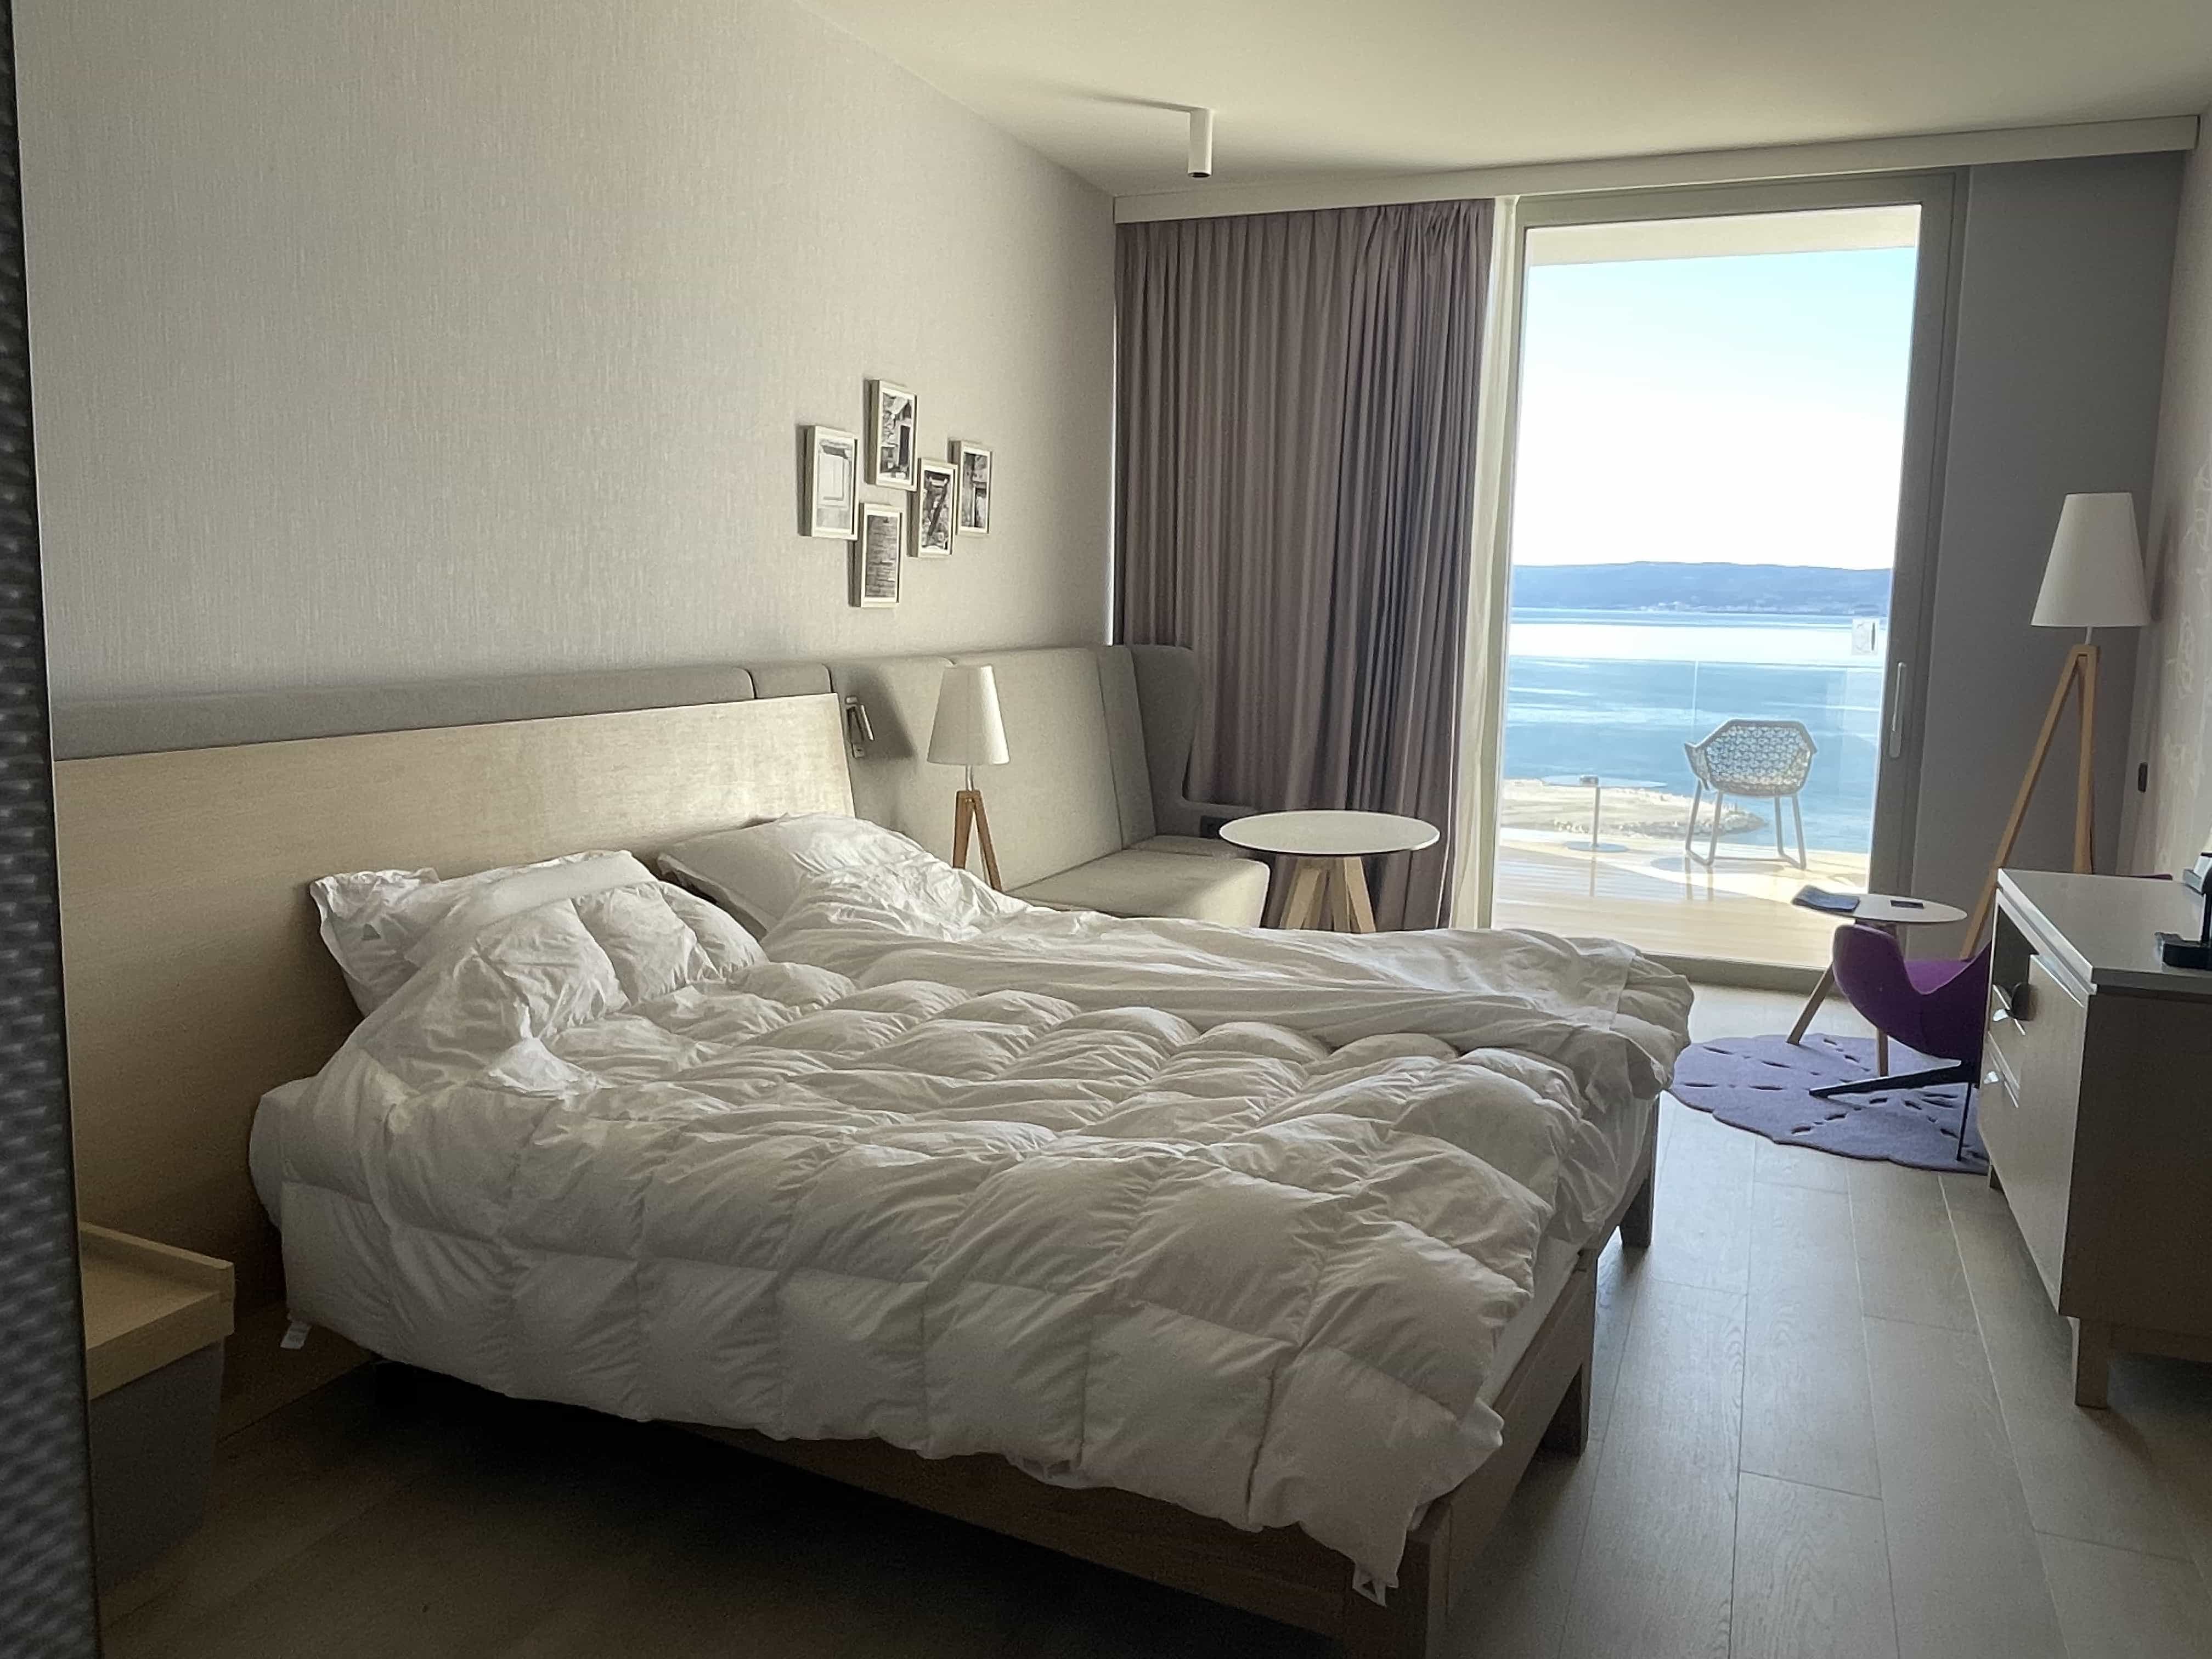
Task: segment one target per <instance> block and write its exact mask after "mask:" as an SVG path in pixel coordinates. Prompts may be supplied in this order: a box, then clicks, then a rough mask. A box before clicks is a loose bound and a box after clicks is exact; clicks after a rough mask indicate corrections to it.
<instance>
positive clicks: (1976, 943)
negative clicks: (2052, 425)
mask: <svg viewBox="0 0 2212 1659" xmlns="http://www.w3.org/2000/svg"><path fill="white" fill-rule="evenodd" d="M2149 620H2150V605H2149V601H2148V598H2147V597H2146V595H2145V593H2144V591H2143V569H2142V542H2141V540H2140V539H2139V538H2137V536H2136V500H2135V497H2134V496H2132V495H2128V494H2126V493H2124V492H2122V493H2120V494H2117V495H2069V496H2068V497H2067V498H2066V504H2065V506H2064V507H2061V508H2060V509H2059V513H2058V533H2057V535H2056V536H2054V537H2052V538H2051V562H2050V563H2048V564H2046V565H2045V567H2044V568H2043V591H2042V592H2040V593H2039V594H2038V595H2037V596H2036V600H2035V616H2034V617H2033V624H2034V626H2036V627H2038V628H2078V629H2081V644H2079V645H2077V646H2075V647H2072V648H2071V649H2070V650H2069V651H2068V652H2067V653H2066V665H2065V666H2064V667H2063V668H2061V669H2060V670H2059V671H2058V686H2057V690H2055V691H2053V692H2052V693H2051V708H2050V710H2049V712H2048V713H2046V714H2045V715H2044V717H2043V730H2042V732H2039V734H2038V735H2037V737H2036V739H2035V752H2034V753H2033V755H2031V756H2030V757H2028V763H2027V776H2026V777H2025V778H2023V779H2021V785H2020V793H2019V795H2018V796H2016V797H2015V799H2014V800H2013V804H2012V816H2011V817H2009V818H2008V819H2006V820H2005V827H2004V835H2003V836H2002V837H2001V838H2000V839H1999V840H1998V842H1997V853H1996V858H1994V859H1992V860H1990V874H1989V879H1988V880H1986V881H1984V883H1983V884H1982V897H1981V902H1979V903H1978V904H1977V905H1975V906H1974V914H1973V918H1972V921H1968V922H1967V924H1966V945H1965V947H1964V949H1963V950H1961V951H1960V956H1961V957H1972V955H1973V954H1974V953H1975V952H1976V951H1979V950H1980V949H1981V948H1982V929H1983V928H1984V927H1986V926H1987V925H1988V923H1989V919H1990V905H1991V904H1993V903H1994V902H1996V893H1997V872H1998V871H1999V870H2001V869H2002V868H2003V867H2004V862H2005V860H2007V859H2008V858H2010V857H2011V856H2012V848H2013V843H2014V842H2016V841H2018V840H2019V839H2020V826H2021V821H2022V820H2023V819H2024V818H2026V817H2027V803H2028V800H2029V799H2030V798H2031V797H2032V796H2033V794H2034V793H2035V783H2036V780H2037V779H2038V778H2039V777H2040V776H2042V775H2043V763H2044V762H2045V760H2047V759H2049V758H2050V755H2051V738H2053V737H2054V736H2056V735H2057V731H2058V720H2059V717H2060V716H2061V715H2063V714H2064V713H2065V712H2066V705H2067V704H2068V703H2069V702H2072V701H2073V700H2074V696H2075V692H2076V691H2077V690H2078V691H2079V692H2080V694H2081V748H2080V751H2079V754H2078V755H2077V757H2076V759H2075V775H2074V867H2075V870H2077V871H2080V872H2083V873H2085V874H2086V873H2087V872H2090V871H2093V870H2094V869H2095V868H2096V866H2097V853H2096V839H2097V646H2096V630H2097V629H2100V628H2141V627H2142V625H2143V624H2144V623H2147V622H2148V621H2149Z"/></svg>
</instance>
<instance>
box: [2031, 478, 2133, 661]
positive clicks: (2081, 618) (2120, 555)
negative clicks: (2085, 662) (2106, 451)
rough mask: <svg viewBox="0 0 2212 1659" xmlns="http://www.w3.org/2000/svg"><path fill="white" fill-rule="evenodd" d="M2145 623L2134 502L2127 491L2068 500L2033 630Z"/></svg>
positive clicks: (2038, 599)
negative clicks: (2036, 628) (2035, 628)
mask: <svg viewBox="0 0 2212 1659" xmlns="http://www.w3.org/2000/svg"><path fill="white" fill-rule="evenodd" d="M2149 620H2150V601H2149V599H2148V597H2147V596H2146V595H2145V594H2144V592H2143V568H2142V542H2141V541H2140V540H2139V539H2138V538H2137V537H2136V498H2135V497H2134V496H2132V495H2128V494H2127V493H2126V492H2125V491H2122V492H2120V493H2119V494H2117V495H2069V496H2068V497H2067V498H2066V505H2065V506H2064V507H2061V508H2060V509H2059V510H2058V533H2057V535H2056V536H2054V537H2052V538H2051V562H2050V563H2049V564H2047V565H2045V566H2044V568H2043V592H2041V593H2039V595H2037V597H2036V601H2035V618H2034V621H2035V626H2037V627H2038V628H2141V627H2142V625H2143V624H2144V623H2147V622H2148V621H2149Z"/></svg>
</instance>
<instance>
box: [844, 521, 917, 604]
mask: <svg viewBox="0 0 2212 1659" xmlns="http://www.w3.org/2000/svg"><path fill="white" fill-rule="evenodd" d="M905 551H906V508H905V507H903V506H902V505H895V504H893V503H891V502H889V501H862V502H861V503H860V535H859V536H857V537H856V538H854V542H853V603H854V605H858V606H859V607H860V608H861V609H862V610H864V611H865V610H874V609H876V608H878V607H879V606H884V605H896V604H897V603H898V602H899V562H900V559H901V557H902V555H903V554H904V553H905Z"/></svg>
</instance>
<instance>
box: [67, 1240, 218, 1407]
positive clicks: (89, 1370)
mask: <svg viewBox="0 0 2212 1659" xmlns="http://www.w3.org/2000/svg"><path fill="white" fill-rule="evenodd" d="M77 1271H78V1273H79V1275H80V1276H81V1279H82V1283H83V1287H84V1375H85V1394H86V1395H87V1397H88V1398H89V1399H93V1400H97V1399H99V1398H100V1396H101V1395H106V1394H109V1393H112V1392H113V1391H114V1390H115V1389H119V1388H121V1387H122V1386H123V1385H124V1384H125V1383H135V1382H137V1380H138V1379H139V1378H140V1377H142V1376H147V1375H149V1374H150V1373H151V1372H154V1371H157V1370H161V1367H162V1366H164V1365H167V1364H170V1363H171V1362H172V1361H174V1360H179V1359H182V1358H184V1357H185V1355H186V1354H189V1353H194V1352H197V1351H198V1350H200V1349H202V1348H204V1347H206V1346H208V1345H209V1344H210V1343H211V1342H220V1341H222V1340H223V1339H224V1338H225V1337H227V1336H228V1335H229V1334H230V1332H231V1298H232V1294H233V1292H232V1285H231V1267H230V1263H228V1261H216V1259H215V1257H213V1256H210V1255H196V1254H195V1253H193V1252H192V1251H191V1250H180V1249H177V1248H176V1247H175V1246H173V1245H170V1244H156V1243H154V1242H153V1241H151V1240H150V1239H144V1238H134V1237H131V1235H130V1234H128V1233H118V1232H116V1231H112V1230H111V1229H109V1228H106V1227H94V1226H81V1227H79V1228H78V1229H77Z"/></svg>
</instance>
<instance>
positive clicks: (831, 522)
mask: <svg viewBox="0 0 2212 1659" xmlns="http://www.w3.org/2000/svg"><path fill="white" fill-rule="evenodd" d="M805 470H806V479H805V485H804V487H803V488H804V501H805V516H804V522H803V523H802V524H801V525H800V526H799V528H800V529H801V530H802V531H803V532H805V534H807V535H809V536H824V537H828V538H831V539H833V540H836V541H843V542H849V541H851V540H852V539H853V537H854V534H855V526H856V525H857V523H858V521H859V520H858V514H859V512H860V439H859V438H857V437H856V436H854V435H853V434H852V433H850V432H847V431H845V430H843V429H842V428H838V427H834V426H810V427H808V428H806V469H805Z"/></svg>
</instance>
